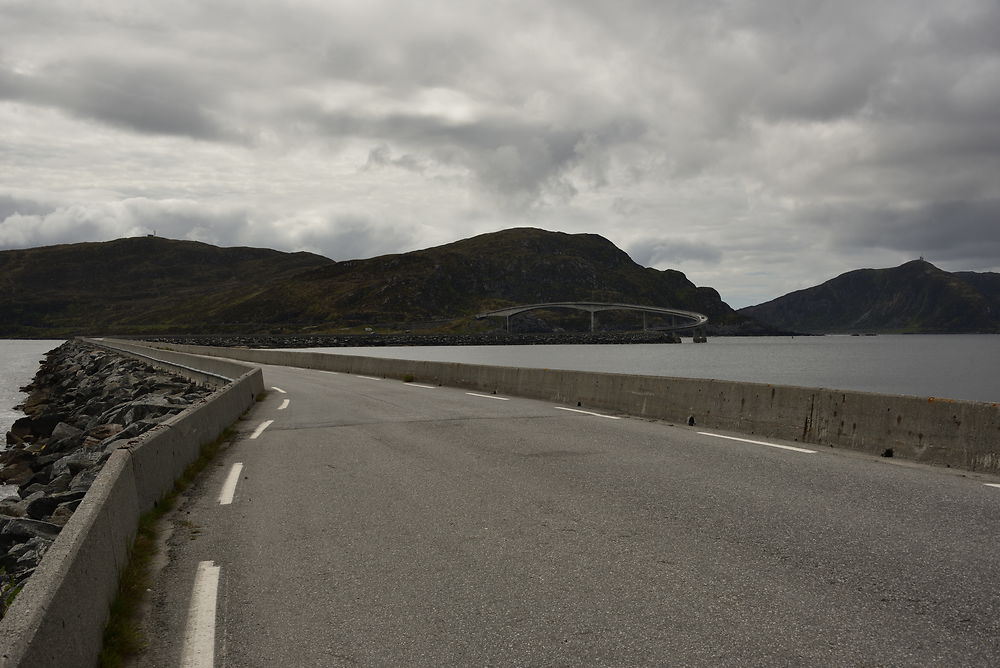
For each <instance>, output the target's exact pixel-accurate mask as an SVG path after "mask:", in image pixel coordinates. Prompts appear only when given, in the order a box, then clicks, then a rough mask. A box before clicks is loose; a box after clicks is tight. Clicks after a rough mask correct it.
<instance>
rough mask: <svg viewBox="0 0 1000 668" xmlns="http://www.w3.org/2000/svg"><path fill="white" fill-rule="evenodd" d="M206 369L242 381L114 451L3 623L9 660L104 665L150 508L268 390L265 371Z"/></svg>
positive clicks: (211, 365) (0, 651) (190, 362)
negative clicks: (109, 631) (126, 573)
mask: <svg viewBox="0 0 1000 668" xmlns="http://www.w3.org/2000/svg"><path fill="white" fill-rule="evenodd" d="M94 343H96V344H101V345H105V346H107V347H109V348H111V349H114V346H111V345H108V344H106V343H102V342H94ZM184 362H185V363H186V365H187V366H190V367H197V366H199V365H200V364H202V363H203V359H202V358H196V357H191V356H184ZM154 364H156V363H155V362H154ZM204 366H205V367H206V368H205V369H204V370H205V371H210V372H211V373H219V372H223V373H224V374H230V377H234V378H236V380H234V382H232V383H231V384H228V385H226V386H224V387H222V388H220V389H219V390H217V391H216V392H215V393H213V394H212V395H211V396H210V397H208V398H207V399H206V400H205V401H204V402H203V403H200V404H198V405H196V406H194V407H192V408H189V409H188V410H186V411H184V412H182V413H180V414H178V415H176V416H174V417H172V418H170V419H169V420H166V421H164V422H163V423H162V424H161V425H159V426H157V427H155V428H153V429H152V430H150V431H148V432H146V433H144V434H142V435H141V436H139V437H138V438H136V439H134V440H133V441H132V442H130V444H129V445H128V447H125V448H121V449H119V450H117V451H115V452H114V453H113V454H112V456H111V458H110V459H109V460H108V462H107V463H106V465H105V466H104V468H103V469H102V470H101V472H100V474H98V476H97V479H96V480H95V481H94V484H93V485H92V486H91V489H90V490H89V491H88V493H87V495H86V497H84V499H83V501H82V502H81V504H80V507H79V508H78V509H77V510H76V512H75V513H74V514H73V516H72V517H71V518H70V520H69V521H68V522H67V523H66V526H65V527H64V528H63V530H62V532H61V533H60V534H59V537H58V538H57V539H56V540H55V542H54V543H53V544H52V547H51V548H49V550H48V552H47V553H46V555H45V557H44V558H43V559H42V562H41V564H40V565H39V567H38V569H37V570H36V571H35V573H34V575H33V576H32V577H31V578H30V579H29V580H28V583H27V585H26V586H25V588H24V590H23V591H21V593H20V594H19V595H18V597H17V599H16V600H15V601H14V604H13V605H12V606H11V608H10V610H9V611H8V614H7V615H6V616H5V617H4V619H3V620H0V666H2V667H7V666H11V667H14V666H17V667H19V668H20V667H23V668H29V667H30V668H46V667H49V666H51V667H53V668H55V667H59V668H67V667H73V666H81V667H84V666H86V667H88V668H89V667H90V666H93V665H94V664H95V663H96V660H97V655H98V653H99V652H100V649H101V640H102V633H103V630H104V625H105V623H106V621H107V617H108V609H109V607H110V603H111V601H112V600H113V599H114V597H115V595H116V592H117V589H118V578H119V574H120V572H121V570H122V568H124V566H125V561H126V558H127V554H128V549H129V547H130V546H131V544H132V540H133V538H134V536H135V532H136V528H137V526H138V521H139V517H140V515H142V514H143V513H145V512H147V511H148V510H150V509H151V508H152V507H153V506H154V505H155V504H156V502H157V501H159V499H161V498H162V497H163V496H164V495H165V494H166V493H167V492H168V491H169V490H170V489H171V488H172V486H173V484H174V481H175V480H176V479H177V478H178V477H179V476H180V474H181V472H182V471H183V470H184V468H185V467H186V466H187V465H188V464H189V463H190V462H192V461H193V460H194V459H195V458H196V457H197V456H198V452H199V450H200V447H201V446H202V445H203V444H205V443H208V442H210V441H212V440H214V439H215V438H216V437H217V436H218V435H219V434H220V433H222V431H223V430H224V429H225V428H226V427H228V426H229V425H231V424H232V423H233V422H234V421H236V420H237V419H238V418H239V416H240V415H241V414H242V413H243V412H245V411H246V410H247V409H248V408H249V407H250V406H252V405H253V403H254V402H255V399H256V396H257V394H259V393H260V392H261V391H262V390H263V388H264V386H263V380H262V375H261V372H260V369H252V368H248V367H246V366H245V365H240V364H236V363H233V362H226V361H223V360H209V361H208V362H207V363H205V364H204ZM167 368H170V370H172V371H174V370H176V369H175V368H174V367H167ZM192 372H193V371H192Z"/></svg>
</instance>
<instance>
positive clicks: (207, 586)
mask: <svg viewBox="0 0 1000 668" xmlns="http://www.w3.org/2000/svg"><path fill="white" fill-rule="evenodd" d="M219 570H220V569H219V567H218V566H216V565H215V562H214V561H202V562H201V563H199V564H198V570H197V572H195V575H194V591H193V592H192V593H191V607H190V608H188V623H187V631H186V632H185V634H184V648H183V651H182V653H181V668H212V666H214V665H215V603H216V599H217V598H218V592H219Z"/></svg>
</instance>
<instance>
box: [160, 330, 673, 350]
mask: <svg viewBox="0 0 1000 668" xmlns="http://www.w3.org/2000/svg"><path fill="white" fill-rule="evenodd" d="M146 340H148V341H156V342H161V343H181V344H191V345H196V346H225V347H228V348H238V347H243V348H344V347H369V346H518V345H545V344H562V345H567V344H579V343H589V344H601V343H603V344H622V343H680V338H679V337H678V336H677V335H676V334H674V333H672V332H660V331H653V330H650V331H647V332H594V333H592V334H591V333H587V334H584V333H574V332H555V333H549V334H508V333H506V332H499V333H498V332H490V333H483V334H308V335H307V334H246V335H239V334H232V335H225V334H221V335H214V336H213V335H192V336H171V337H167V336H161V337H154V338H148V339H146Z"/></svg>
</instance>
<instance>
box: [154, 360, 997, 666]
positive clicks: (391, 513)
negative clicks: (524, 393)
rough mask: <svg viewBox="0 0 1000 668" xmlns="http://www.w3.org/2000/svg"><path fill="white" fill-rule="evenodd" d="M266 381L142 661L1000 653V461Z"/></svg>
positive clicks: (379, 387)
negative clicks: (956, 464) (954, 464)
mask: <svg viewBox="0 0 1000 668" xmlns="http://www.w3.org/2000/svg"><path fill="white" fill-rule="evenodd" d="M264 379H265V383H266V385H267V386H268V387H269V388H274V389H270V391H269V395H268V397H267V398H266V399H265V400H264V401H263V402H260V403H258V405H257V406H256V408H255V409H254V410H253V411H252V412H251V413H250V414H249V415H248V416H247V418H246V419H245V420H243V421H241V422H240V425H239V428H240V436H239V438H238V439H237V440H236V441H235V442H234V444H233V445H232V446H230V447H229V448H228V449H227V450H225V452H224V453H223V454H222V455H221V456H220V457H219V458H218V459H217V462H216V465H213V466H212V467H211V468H210V470H209V471H208V472H207V473H206V474H205V475H203V476H202V477H201V479H200V480H199V482H198V483H197V484H196V485H195V486H194V487H193V489H192V490H191V492H190V494H189V496H188V497H187V499H186V500H185V501H184V503H183V504H182V505H181V506H180V508H179V510H178V511H177V512H175V513H174V514H173V516H172V519H171V522H170V525H171V527H172V529H171V533H170V535H169V539H168V541H167V545H168V553H167V556H168V560H167V563H166V565H165V567H164V568H163V569H162V571H161V572H160V573H159V576H158V579H157V583H156V587H155V589H154V591H153V593H152V602H153V604H152V610H151V612H150V615H149V620H148V622H149V629H150V634H151V645H150V648H149V650H148V652H147V654H146V655H145V656H144V657H142V659H141V660H140V661H139V662H138V663H137V665H146V666H148V665H153V666H178V665H190V666H198V665H216V666H232V667H237V666H238V667H242V666H665V665H675V666H684V665H691V666H699V665H701V666H748V665H755V666H772V665H773V666H789V665H831V666H832V665H854V666H884V665H893V666H896V665H898V666H926V665H940V666H963V665H968V666H984V665H998V664H1000V540H998V539H1000V528H998V527H1000V523H998V509H1000V487H997V486H992V485H997V484H1000V480H998V479H997V478H994V477H986V476H978V475H974V474H965V473H962V472H959V471H955V470H950V469H937V468H930V467H924V466H919V465H914V464H908V463H905V462H901V461H899V460H894V459H883V458H877V457H870V456H865V455H860V454H857V453H849V452H844V451H839V450H832V449H829V448H826V449H820V448H810V447H809V446H803V445H802V444H798V443H781V442H777V441H766V443H767V444H765V440H762V439H756V438H754V437H753V436H740V435H738V434H719V433H718V432H711V430H705V429H701V428H699V427H697V426H695V427H688V426H686V425H685V426H680V425H678V426H674V425H668V424H665V423H662V422H651V421H646V420H640V419H634V418H627V417H621V416H609V415H606V414H603V413H602V412H601V411H590V412H587V411H588V410H589V409H588V408H587V407H586V406H583V407H577V406H557V405H553V404H551V403H547V402H540V401H534V400H526V399H521V398H516V397H500V396H494V395H484V394H477V393H469V392H466V391H463V390H460V389H455V388H443V387H429V386H423V385H421V384H419V383H403V382H400V381H397V380H388V379H374V378H366V377H363V376H352V375H345V374H335V373H330V372H322V371H311V370H302V369H292V368H285V367H264ZM567 409H572V410H567ZM580 411H584V412H580ZM615 418H618V419H615ZM720 436H730V437H738V438H744V439H746V440H731V439H727V438H720ZM751 441H760V442H751ZM773 446H786V447H785V448H782V447H773ZM810 450H812V451H810Z"/></svg>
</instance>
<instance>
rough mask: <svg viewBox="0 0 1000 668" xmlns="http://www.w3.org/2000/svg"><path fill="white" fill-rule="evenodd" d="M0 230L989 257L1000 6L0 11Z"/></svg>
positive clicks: (723, 264) (660, 257)
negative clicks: (534, 235) (499, 232)
mask: <svg viewBox="0 0 1000 668" xmlns="http://www.w3.org/2000/svg"><path fill="white" fill-rule="evenodd" d="M0 20H3V22H4V24H5V25H6V26H8V30H6V31H5V33H6V35H8V36H9V37H7V38H5V41H4V44H3V45H2V46H0V124H2V125H0V127H3V128H5V129H4V131H3V132H2V133H0V154H2V155H4V166H5V169H4V177H3V178H2V179H0V248H17V247H25V246H36V245H44V244H53V243H66V242H74V241H84V240H88V241H90V240H104V239H111V238H115V237H118V236H124V235H130V234H143V233H148V232H151V231H153V230H154V229H156V230H157V232H158V233H159V234H162V235H164V236H173V237H177V238H191V239H199V240H204V241H209V242H212V243H218V244H221V245H235V244H247V245H261V246H269V247H273V248H279V249H283V250H298V249H306V250H312V251H315V252H320V253H323V254H326V255H328V256H330V257H334V258H336V259H346V258H348V257H364V256H371V255H375V254H381V253H386V252H399V251H406V250H412V249H416V248H420V247H426V246H429V245H434V244H438V243H445V242H448V241H453V240H455V239H458V238H462V237H466V236H471V235H473V234H478V233H481V232H486V231H491V230H496V229H501V228H505V227H512V226H523V225H534V226H539V227H545V228H548V229H557V230H562V231H566V232H596V233H599V234H603V235H604V236H606V237H608V238H609V239H611V240H612V241H614V242H615V243H616V244H618V245H619V246H621V247H623V248H625V249H627V250H628V251H629V252H630V253H631V254H632V256H633V258H634V259H636V260H637V261H638V262H640V263H643V264H649V265H652V266H656V267H659V268H668V267H669V268H676V269H680V270H682V271H685V272H686V273H687V274H688V275H689V276H690V277H691V278H692V280H694V281H695V282H697V283H699V284H702V285H711V286H713V287H715V288H717V289H719V291H720V292H721V294H722V296H723V298H724V299H726V300H727V301H729V302H730V303H731V304H733V305H734V306H742V305H746V304H750V303H757V302H760V301H764V300H767V299H770V298H773V297H775V296H778V295H780V294H784V293H785V292H788V291H791V290H794V289H798V288H801V287H805V286H808V285H813V284H816V283H819V282H821V281H823V280H826V279H827V278H830V277H831V276H833V275H836V274H838V273H841V272H843V271H848V270H850V269H854V268H858V267H861V266H891V265H894V264H898V263H900V262H903V261H905V260H907V259H912V258H913V257H915V256H916V255H924V256H926V257H927V258H928V259H929V260H931V261H933V262H936V263H938V264H939V265H941V266H942V267H944V268H947V269H954V270H958V269H971V270H994V271H998V270H1000V238H998V230H1000V218H998V216H1000V204H998V202H1000V180H998V179H997V177H996V174H998V173H1000V6H998V5H997V4H996V3H995V2H992V0H961V1H958V2H950V3H926V4H925V3H913V2H910V1H908V0H900V1H898V2H892V1H884V2H845V3H812V4H806V5H803V4H802V3H777V2H763V1H757V2H749V1H742V2H741V1H739V0H737V1H735V2H687V1H684V2H682V1H679V0H676V1H667V2H664V1H661V0H658V1H656V2H653V1H651V0H649V1H642V0H634V1H625V2H620V3H605V2H588V1H580V0H564V1H562V2H547V3H529V2H514V3H485V2H483V3H480V2H472V3H454V2H443V1H438V2H434V1H430V2H420V3H416V2H397V1H393V2H390V1H388V0H386V1H381V2H380V1H369V2H365V3H355V2H327V1H320V0H316V1H315V2H309V1H305V0H300V1H296V2H287V3H233V2H227V1H224V0H218V1H204V2H195V1H193V0H192V1H190V2H178V3H168V4H164V3H143V2H138V3H137V2H124V1H123V2H114V1H112V0H106V1H102V2H96V1H95V2H87V1H84V0H77V1H75V2H69V1H67V2H53V3H44V6H43V5H42V4H40V3H37V2H28V1H25V2H21V1H18V0H12V1H10V2H7V3H4V4H3V5H2V6H0Z"/></svg>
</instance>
